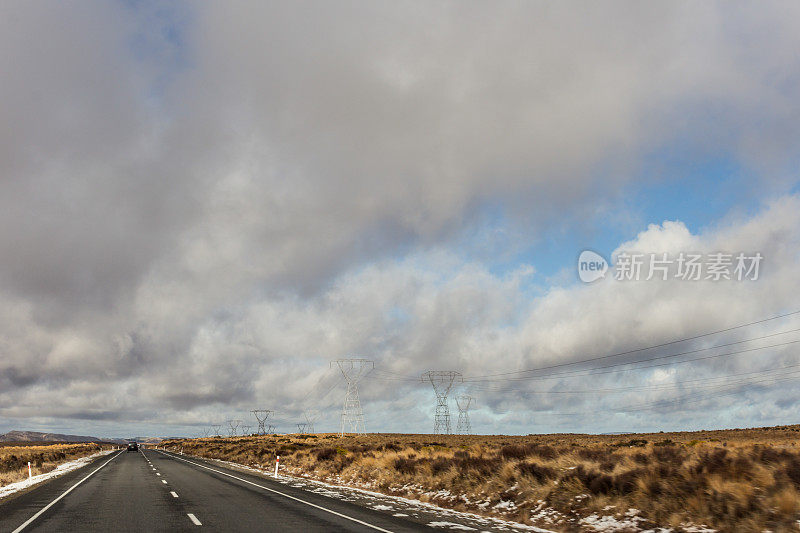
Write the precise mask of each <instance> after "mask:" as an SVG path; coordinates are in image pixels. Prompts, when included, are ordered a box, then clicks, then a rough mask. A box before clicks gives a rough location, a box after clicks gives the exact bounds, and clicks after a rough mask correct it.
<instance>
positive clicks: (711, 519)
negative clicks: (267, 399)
mask: <svg viewBox="0 0 800 533" xmlns="http://www.w3.org/2000/svg"><path fill="white" fill-rule="evenodd" d="M799 430H800V426H781V427H775V428H760V429H747V430H725V431H705V432H691V433H669V434H666V433H658V434H646V435H644V434H643V435H625V436H598V435H572V434H567V435H529V436H525V437H512V436H455V435H450V436H442V435H436V436H433V435H391V434H385V435H382V434H372V435H366V436H361V437H358V438H356V437H345V438H343V439H339V438H338V437H337V436H335V435H304V436H302V437H303V438H297V437H300V436H292V435H282V436H281V435H278V436H274V435H273V436H261V437H238V438H220V439H213V438H210V439H192V440H175V441H167V442H165V443H164V444H165V445H166V446H168V447H173V448H175V449H177V448H178V447H182V448H183V450H184V452H186V453H191V454H195V455H199V456H203V457H208V458H214V459H222V460H226V461H233V462H236V463H240V464H244V465H248V466H255V467H265V468H268V467H270V466H271V465H272V464H273V461H274V460H275V455H276V454H278V455H281V463H282V464H283V465H284V467H285V468H287V469H288V470H289V472H290V473H293V474H297V475H303V476H307V477H311V478H314V479H319V480H322V481H328V482H334V483H342V484H349V485H354V486H358V487H362V488H367V489H371V490H377V491H380V492H384V493H386V494H394V495H400V496H404V497H409V498H416V499H419V500H421V501H429V502H433V503H436V504H437V505H442V506H445V507H450V508H453V509H456V510H464V511H470V512H476V513H480V514H485V515H494V516H500V517H502V518H505V519H512V520H517V521H520V522H523V523H528V524H534V525H540V526H543V527H548V528H551V529H556V530H563V531H575V530H581V529H584V528H583V527H582V526H581V522H580V520H581V518H583V517H586V516H588V515H591V514H597V515H600V516H603V515H614V516H616V517H619V518H620V519H623V518H624V517H625V514H626V513H630V511H629V510H630V509H636V510H638V511H639V513H640V515H639V516H641V517H642V518H643V519H644V520H640V525H641V526H642V527H655V526H661V527H672V528H675V529H676V530H677V531H681V530H685V529H687V528H689V529H690V528H691V527H692V524H693V525H701V524H702V525H705V526H707V527H712V528H715V529H717V530H720V531H737V532H738V531H764V530H770V531H775V532H779V531H797V520H798V519H800V448H798V446H797V442H798V437H800V432H799ZM543 510H544V511H546V512H543ZM628 516H630V515H628Z"/></svg>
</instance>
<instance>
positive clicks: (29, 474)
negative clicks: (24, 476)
mask: <svg viewBox="0 0 800 533" xmlns="http://www.w3.org/2000/svg"><path fill="white" fill-rule="evenodd" d="M32 478H33V472H31V462H30V461H28V479H32Z"/></svg>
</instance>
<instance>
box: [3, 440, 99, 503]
mask: <svg viewBox="0 0 800 533" xmlns="http://www.w3.org/2000/svg"><path fill="white" fill-rule="evenodd" d="M112 451H114V450H105V451H102V452H97V453H95V454H92V455H87V456H86V457H80V458H78V459H74V460H72V461H67V462H66V463H61V464H60V465H58V466H57V467H56V468H55V469H53V470H51V471H50V472H47V473H46V474H39V475H37V476H33V477H32V478H29V479H25V480H23V481H17V482H16V483H9V484H8V485H5V486H3V487H0V498H5V497H6V496H10V495H11V494H14V493H15V492H19V491H21V490H23V489H27V488H28V487H32V486H34V485H38V484H39V483H42V482H43V481H48V480H50V479H54V478H57V477H58V476H63V475H64V474H66V473H67V472H72V471H73V470H77V469H78V468H81V467H83V466H86V465H87V464H89V463H91V462H92V461H94V460H95V459H97V458H98V457H100V456H102V455H108V454H109V453H111V452H112Z"/></svg>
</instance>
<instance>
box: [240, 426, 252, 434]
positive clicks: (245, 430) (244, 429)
mask: <svg viewBox="0 0 800 533" xmlns="http://www.w3.org/2000/svg"><path fill="white" fill-rule="evenodd" d="M251 427H253V426H251V425H250V424H245V425H243V426H242V435H249V434H250V428H251Z"/></svg>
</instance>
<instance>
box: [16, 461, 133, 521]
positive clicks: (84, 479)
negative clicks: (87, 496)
mask: <svg viewBox="0 0 800 533" xmlns="http://www.w3.org/2000/svg"><path fill="white" fill-rule="evenodd" d="M120 453H122V451H120V452H119V453H117V454H116V455H115V456H114V457H112V458H111V459H109V460H108V461H106V462H105V463H103V464H102V465H100V466H99V467H97V469H96V470H93V471H92V473H90V474H89V475H87V476H86V477H85V478H83V479H81V480H80V481H78V482H77V483H75V484H74V485H72V486H71V487H70V488H68V489H67V490H66V491H64V492H62V493H61V496H59V497H58V498H56V499H55V500H53V501H51V502H50V503H48V504H47V505H46V506H44V507H42V508H41V509H40V510H39V512H38V513H36V514H35V515H33V516H32V517H30V518H28V519H27V520H26V521H25V522H24V523H23V524H22V525H21V526H19V527H18V528H17V529H15V530H14V531H12V533H19V532H20V531H22V530H23V529H25V528H26V527H28V526H29V525H31V523H32V522H33V521H34V520H36V519H37V518H39V517H40V516H42V514H43V513H44V512H45V511H47V510H48V509H50V508H51V507H52V506H53V505H55V504H56V503H57V502H58V501H59V500H61V498H63V497H64V496H66V495H67V494H69V493H70V492H72V491H73V490H74V489H75V488H76V487H77V486H78V485H80V484H81V483H83V482H84V481H86V480H87V479H89V478H90V477H92V476H93V475H95V473H97V471H98V470H100V469H101V468H103V467H104V466H106V465H107V464H108V463H110V462H111V461H113V460H114V459H116V458H117V457H119V454H120Z"/></svg>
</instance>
